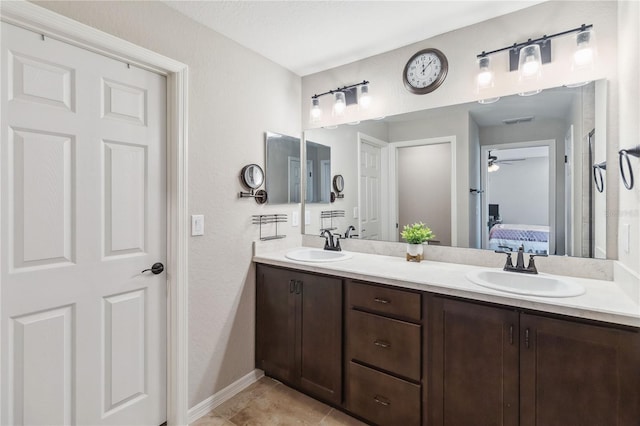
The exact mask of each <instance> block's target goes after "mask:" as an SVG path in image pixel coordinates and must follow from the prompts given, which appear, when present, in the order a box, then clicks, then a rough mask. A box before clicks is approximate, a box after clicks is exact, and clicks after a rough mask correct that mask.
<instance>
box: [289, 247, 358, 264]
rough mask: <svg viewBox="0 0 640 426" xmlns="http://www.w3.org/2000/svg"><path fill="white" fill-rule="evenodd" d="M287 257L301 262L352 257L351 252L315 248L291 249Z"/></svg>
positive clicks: (328, 260) (329, 260) (333, 260)
mask: <svg viewBox="0 0 640 426" xmlns="http://www.w3.org/2000/svg"><path fill="white" fill-rule="evenodd" d="M284 256H285V257H286V258H287V259H291V260H299V261H301V262H335V261H337V260H346V259H350V258H351V256H352V255H351V253H349V252H345V251H330V250H322V249H315V248H301V249H296V250H291V251H289V252H287V253H286V254H285V255H284Z"/></svg>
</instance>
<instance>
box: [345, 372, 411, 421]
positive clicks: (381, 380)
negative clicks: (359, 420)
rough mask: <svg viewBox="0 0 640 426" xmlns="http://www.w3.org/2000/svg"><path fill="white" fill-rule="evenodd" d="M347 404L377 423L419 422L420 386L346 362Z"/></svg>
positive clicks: (358, 413)
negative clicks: (347, 371)
mask: <svg viewBox="0 0 640 426" xmlns="http://www.w3.org/2000/svg"><path fill="white" fill-rule="evenodd" d="M347 380H348V381H349V383H348V393H347V407H348V408H349V410H350V411H352V412H353V413H355V414H357V415H359V416H361V417H363V418H365V419H367V420H369V421H371V422H373V423H376V424H378V425H380V426H387V425H389V426H398V425H402V426H410V425H419V424H420V386H418V385H414V384H413V383H409V382H406V381H404V380H401V379H397V378H395V377H393V376H389V375H388V374H384V373H380V372H378V371H376V370H372V369H370V368H367V367H364V366H362V365H359V364H356V363H354V362H351V363H349V377H348V379H347Z"/></svg>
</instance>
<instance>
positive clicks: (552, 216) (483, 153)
mask: <svg viewBox="0 0 640 426" xmlns="http://www.w3.org/2000/svg"><path fill="white" fill-rule="evenodd" d="M534 146H546V147H548V148H549V254H554V253H555V250H556V179H557V176H556V167H557V164H556V140H555V139H545V140H536V141H525V142H511V143H502V144H494V145H482V146H481V147H480V177H481V179H482V189H484V194H483V195H484V197H482V248H485V249H486V248H487V247H489V229H488V228H487V223H488V222H489V207H488V206H489V186H488V185H487V182H488V179H489V174H488V171H487V163H485V161H486V158H488V155H489V151H494V150H500V149H513V148H528V147H534ZM518 185H526V182H514V191H520V190H523V188H525V186H522V187H521V188H518Z"/></svg>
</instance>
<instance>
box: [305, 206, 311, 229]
mask: <svg viewBox="0 0 640 426" xmlns="http://www.w3.org/2000/svg"><path fill="white" fill-rule="evenodd" d="M304 224H305V225H311V210H305V211H304Z"/></svg>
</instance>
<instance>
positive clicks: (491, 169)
mask: <svg viewBox="0 0 640 426" xmlns="http://www.w3.org/2000/svg"><path fill="white" fill-rule="evenodd" d="M499 169H500V166H498V165H497V164H496V163H491V164H489V167H488V168H487V171H488V172H489V173H492V172H497V171H498V170H499Z"/></svg>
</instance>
